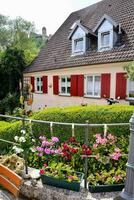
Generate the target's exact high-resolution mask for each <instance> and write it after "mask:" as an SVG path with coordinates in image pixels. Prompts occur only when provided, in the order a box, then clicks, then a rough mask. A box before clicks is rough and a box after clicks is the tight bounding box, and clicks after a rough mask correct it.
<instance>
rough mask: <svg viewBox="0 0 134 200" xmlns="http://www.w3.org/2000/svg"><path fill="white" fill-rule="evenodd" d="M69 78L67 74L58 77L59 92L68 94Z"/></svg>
mask: <svg viewBox="0 0 134 200" xmlns="http://www.w3.org/2000/svg"><path fill="white" fill-rule="evenodd" d="M70 88H71V78H70V77H69V76H61V77H60V94H61V95H70Z"/></svg>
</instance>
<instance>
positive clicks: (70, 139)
mask: <svg viewBox="0 0 134 200" xmlns="http://www.w3.org/2000/svg"><path fill="white" fill-rule="evenodd" d="M68 141H69V142H71V143H73V142H76V139H75V137H70V138H69V140H68Z"/></svg>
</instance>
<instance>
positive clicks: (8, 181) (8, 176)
mask: <svg viewBox="0 0 134 200" xmlns="http://www.w3.org/2000/svg"><path fill="white" fill-rule="evenodd" d="M21 183H22V178H21V177H20V176H18V175H17V174H16V173H14V172H13V171H11V170H10V169H9V168H7V167H5V166H4V165H2V164H0V185H2V186H3V187H4V188H5V189H7V190H8V191H10V192H11V193H12V194H13V195H14V196H15V197H17V196H19V192H20V191H19V186H20V185H21Z"/></svg>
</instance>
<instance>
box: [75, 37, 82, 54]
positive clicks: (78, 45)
mask: <svg viewBox="0 0 134 200" xmlns="http://www.w3.org/2000/svg"><path fill="white" fill-rule="evenodd" d="M82 51H83V38H80V39H77V40H74V52H82Z"/></svg>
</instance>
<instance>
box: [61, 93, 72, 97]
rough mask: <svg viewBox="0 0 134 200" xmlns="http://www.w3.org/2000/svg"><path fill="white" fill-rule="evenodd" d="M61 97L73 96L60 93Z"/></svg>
mask: <svg viewBox="0 0 134 200" xmlns="http://www.w3.org/2000/svg"><path fill="white" fill-rule="evenodd" d="M59 96H66V97H70V96H71V94H61V93H59Z"/></svg>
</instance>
